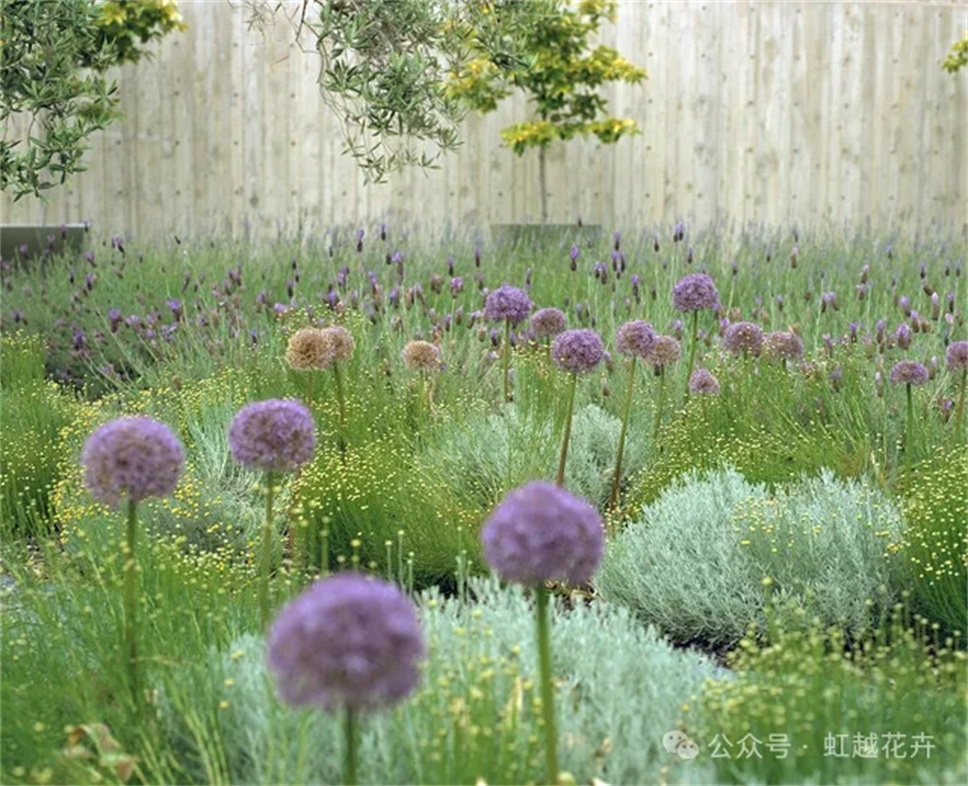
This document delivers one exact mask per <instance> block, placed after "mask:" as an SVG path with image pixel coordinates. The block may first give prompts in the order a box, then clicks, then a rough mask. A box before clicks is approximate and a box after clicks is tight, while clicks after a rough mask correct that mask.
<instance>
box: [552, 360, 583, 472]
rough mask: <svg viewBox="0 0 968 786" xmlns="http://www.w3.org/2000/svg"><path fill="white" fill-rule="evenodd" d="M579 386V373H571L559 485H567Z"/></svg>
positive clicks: (559, 464)
mask: <svg viewBox="0 0 968 786" xmlns="http://www.w3.org/2000/svg"><path fill="white" fill-rule="evenodd" d="M577 386H578V375H577V374H572V375H571V385H569V386H568V415H567V416H566V417H565V438H564V439H563V440H562V443H561V460H560V461H559V462H558V479H557V481H556V482H557V484H558V485H559V486H564V485H565V460H566V459H567V458H568V440H570V439H571V416H572V413H573V412H574V411H575V388H576V387H577Z"/></svg>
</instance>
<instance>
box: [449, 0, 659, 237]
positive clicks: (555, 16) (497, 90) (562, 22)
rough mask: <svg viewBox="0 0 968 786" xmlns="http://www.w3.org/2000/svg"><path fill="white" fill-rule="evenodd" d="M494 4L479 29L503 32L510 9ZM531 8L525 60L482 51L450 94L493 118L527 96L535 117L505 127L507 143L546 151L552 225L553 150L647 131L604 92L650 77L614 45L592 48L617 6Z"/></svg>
mask: <svg viewBox="0 0 968 786" xmlns="http://www.w3.org/2000/svg"><path fill="white" fill-rule="evenodd" d="M488 5H490V6H491V7H492V9H493V10H492V13H490V14H480V15H479V16H478V17H477V18H478V20H479V24H481V25H483V26H485V27H486V26H488V25H492V26H494V28H495V29H500V28H501V26H502V24H503V21H502V18H501V16H502V14H503V13H506V10H505V9H504V8H503V7H502V5H500V4H493V3H492V4H488ZM527 6H528V10H529V14H528V16H529V17H530V18H529V24H528V25H527V26H526V27H525V28H524V29H523V33H522V35H523V38H522V39H521V40H519V41H517V42H516V48H517V49H518V51H522V52H524V53H526V54H525V56H524V57H522V58H518V59H516V60H513V61H510V62H507V61H501V62H495V60H494V59H493V58H492V57H489V56H488V55H487V54H486V53H483V52H482V53H480V56H478V57H476V58H473V59H471V60H469V61H468V62H467V63H466V64H465V65H464V66H463V67H462V69H461V70H460V71H459V72H455V73H452V74H451V79H450V81H449V82H448V84H447V92H448V95H450V96H452V97H454V98H456V99H459V100H461V101H463V102H464V103H466V104H467V105H469V106H470V107H471V108H472V109H475V110H478V111H480V112H485V113H486V112H491V111H493V110H494V109H496V108H497V105H498V103H499V102H500V101H501V100H502V99H504V98H506V97H508V96H510V95H511V94H512V93H513V92H514V91H515V90H521V91H523V92H524V93H525V95H527V97H528V99H529V101H530V102H531V104H532V105H533V107H534V114H535V117H534V118H533V119H532V120H528V121H524V122H521V123H514V124H513V125H510V126H508V127H507V128H505V129H503V130H502V131H501V138H502V139H503V141H504V144H505V145H506V146H507V147H510V148H511V150H512V151H513V152H514V153H515V154H517V155H524V153H525V152H526V151H528V150H531V149H533V148H537V149H538V156H539V159H538V160H539V178H540V185H541V220H542V222H543V223H546V222H547V220H548V204H547V183H546V154H547V150H548V148H549V147H550V146H551V145H553V144H555V143H556V142H559V141H561V142H564V141H567V140H569V139H571V138H573V137H575V136H578V135H581V136H585V137H587V136H589V135H594V136H596V137H597V138H598V140H599V141H600V142H602V143H603V144H612V143H614V142H617V141H618V140H619V139H621V138H622V137H623V136H626V135H631V134H637V133H640V131H639V128H638V124H637V123H636V122H635V120H632V119H629V118H619V117H613V116H611V115H609V114H608V102H607V101H606V100H605V98H604V97H602V95H601V94H600V92H599V91H600V89H601V87H602V85H604V84H605V83H607V82H627V83H630V84H636V83H638V82H641V81H642V80H643V79H645V78H646V72H645V70H644V69H642V68H639V67H638V66H636V65H633V64H632V63H630V62H629V61H628V60H626V59H625V58H624V57H622V56H621V55H620V54H619V53H618V52H617V51H616V50H614V49H612V48H611V47H608V46H605V45H603V44H600V45H598V46H597V47H595V48H594V49H592V47H591V38H592V37H593V36H594V35H596V34H597V33H598V31H599V28H600V27H601V25H602V23H603V22H606V21H608V22H614V21H615V16H616V8H617V3H616V2H615V0H578V1H577V2H571V1H570V0H539V1H537V2H530V3H527ZM485 37H487V38H490V37H491V36H485Z"/></svg>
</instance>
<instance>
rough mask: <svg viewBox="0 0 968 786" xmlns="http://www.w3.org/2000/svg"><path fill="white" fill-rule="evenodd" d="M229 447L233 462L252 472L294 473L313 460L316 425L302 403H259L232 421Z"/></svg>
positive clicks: (249, 405) (274, 401)
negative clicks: (253, 470) (254, 470)
mask: <svg viewBox="0 0 968 786" xmlns="http://www.w3.org/2000/svg"><path fill="white" fill-rule="evenodd" d="M229 447H230V448H231V450H232V458H234V459H235V460H236V461H238V462H239V463H240V464H244V465H245V466H247V467H249V468H250V469H260V470H265V471H268V472H290V471H292V470H294V469H296V468H297V467H299V466H300V465H302V464H305V463H306V462H307V461H309V460H310V459H311V458H312V457H313V451H314V450H315V448H316V424H315V422H314V421H313V416H312V415H311V414H310V412H309V410H308V409H306V407H304V406H303V405H302V404H300V403H299V402H298V401H292V400H288V399H269V400H268V401H257V402H255V403H254V404H247V405H246V406H244V407H242V409H240V410H239V411H238V413H237V414H236V415H235V417H234V418H233V419H232V423H231V424H230V425H229Z"/></svg>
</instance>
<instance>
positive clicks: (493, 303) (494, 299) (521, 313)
mask: <svg viewBox="0 0 968 786" xmlns="http://www.w3.org/2000/svg"><path fill="white" fill-rule="evenodd" d="M531 305H532V303H531V298H529V297H528V296H527V295H526V294H525V293H524V292H522V291H521V290H520V289H518V288H517V287H512V286H511V285H510V284H502V285H501V286H499V287H498V288H497V289H495V290H494V291H493V292H491V293H490V294H488V296H487V300H485V301H484V316H485V317H486V318H487V319H490V320H493V321H499V322H503V321H504V320H508V321H510V323H511V324H512V325H517V324H518V323H520V322H524V320H526V319H527V318H528V314H530V313H531Z"/></svg>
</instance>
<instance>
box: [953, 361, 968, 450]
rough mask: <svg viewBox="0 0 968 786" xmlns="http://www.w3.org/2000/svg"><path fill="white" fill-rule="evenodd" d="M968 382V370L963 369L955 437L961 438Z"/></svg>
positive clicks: (956, 414)
mask: <svg viewBox="0 0 968 786" xmlns="http://www.w3.org/2000/svg"><path fill="white" fill-rule="evenodd" d="M966 382H968V368H963V369H961V392H960V393H959V394H958V409H957V411H956V412H955V436H956V437H960V436H961V426H962V424H963V423H964V419H965V384H966Z"/></svg>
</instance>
